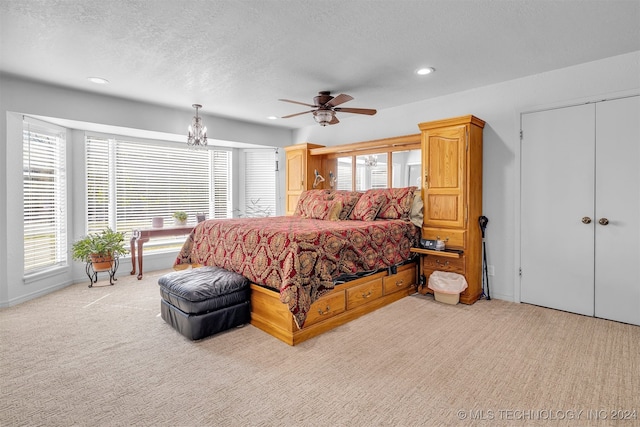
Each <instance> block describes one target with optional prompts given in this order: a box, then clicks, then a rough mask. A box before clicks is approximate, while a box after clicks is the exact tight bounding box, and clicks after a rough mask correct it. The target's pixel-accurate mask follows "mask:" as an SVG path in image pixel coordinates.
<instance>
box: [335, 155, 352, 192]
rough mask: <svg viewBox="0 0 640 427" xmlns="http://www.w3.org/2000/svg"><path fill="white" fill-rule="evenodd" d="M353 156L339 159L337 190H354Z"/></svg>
mask: <svg viewBox="0 0 640 427" xmlns="http://www.w3.org/2000/svg"><path fill="white" fill-rule="evenodd" d="M351 161H352V157H344V158H339V159H338V176H337V178H336V189H337V190H348V191H352V190H353V184H352V181H353V177H352V170H353V167H352V163H351Z"/></svg>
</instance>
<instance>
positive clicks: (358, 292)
mask: <svg viewBox="0 0 640 427" xmlns="http://www.w3.org/2000/svg"><path fill="white" fill-rule="evenodd" d="M381 296H382V278H380V279H375V280H371V281H369V282H366V283H363V284H361V285H357V286H354V287H352V288H349V289H347V310H351V309H352V308H354V307H358V306H360V305H362V304H366V303H368V302H369V301H371V300H374V299H376V298H380V297H381Z"/></svg>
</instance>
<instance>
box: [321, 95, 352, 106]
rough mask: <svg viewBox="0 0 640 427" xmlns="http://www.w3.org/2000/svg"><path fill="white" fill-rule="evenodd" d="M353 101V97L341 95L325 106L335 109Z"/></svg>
mask: <svg viewBox="0 0 640 427" xmlns="http://www.w3.org/2000/svg"><path fill="white" fill-rule="evenodd" d="M352 99H353V96H350V95H346V94H344V93H341V94H340V95H338V96H336V97H335V98H333V99H332V100H331V101H329V102H327V103H326V104H325V105H326V106H328V107H335V106H337V105H340V104H344V103H345V102H347V101H351V100H352Z"/></svg>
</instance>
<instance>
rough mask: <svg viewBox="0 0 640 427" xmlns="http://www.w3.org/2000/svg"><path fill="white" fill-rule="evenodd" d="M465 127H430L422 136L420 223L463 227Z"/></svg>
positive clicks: (427, 225) (465, 160) (466, 140)
mask: <svg viewBox="0 0 640 427" xmlns="http://www.w3.org/2000/svg"><path fill="white" fill-rule="evenodd" d="M467 138H468V136H467V127H466V126H464V125H461V126H455V127H449V128H444V129H430V130H428V131H427V132H425V133H424V135H423V142H422V147H423V148H422V164H423V165H424V166H423V168H424V174H425V177H424V179H425V186H424V188H423V193H422V197H423V199H424V200H425V204H424V206H425V209H424V220H423V222H424V225H425V226H426V227H445V228H463V227H465V226H466V223H465V219H466V218H465V211H464V210H465V209H466V205H465V202H466V201H465V197H464V196H465V194H464V189H465V185H466V184H465V174H466V162H467V158H466V153H467V151H466V146H467V143H468V139H467Z"/></svg>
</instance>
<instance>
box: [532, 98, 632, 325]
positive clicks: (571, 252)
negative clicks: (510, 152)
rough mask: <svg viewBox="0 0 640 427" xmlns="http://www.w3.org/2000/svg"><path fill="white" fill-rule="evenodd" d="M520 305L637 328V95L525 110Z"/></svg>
mask: <svg viewBox="0 0 640 427" xmlns="http://www.w3.org/2000/svg"><path fill="white" fill-rule="evenodd" d="M522 135H523V137H522V145H521V235H520V241H521V248H520V255H521V259H520V265H521V280H520V297H521V301H522V302H526V303H531V304H536V305H541V306H544V307H550V308H555V309H559V310H565V311H570V312H573V313H579V314H584V315H588V316H596V317H601V318H605V319H611V320H616V321H620V322H625V323H631V324H635V325H640V226H639V223H640V172H639V171H640V97H638V96H633V97H628V98H620V99H615V100H610V101H602V102H596V103H590V104H584V105H579V106H572V107H566V108H557V109H552V110H546V111H539V112H532V113H525V114H522Z"/></svg>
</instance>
